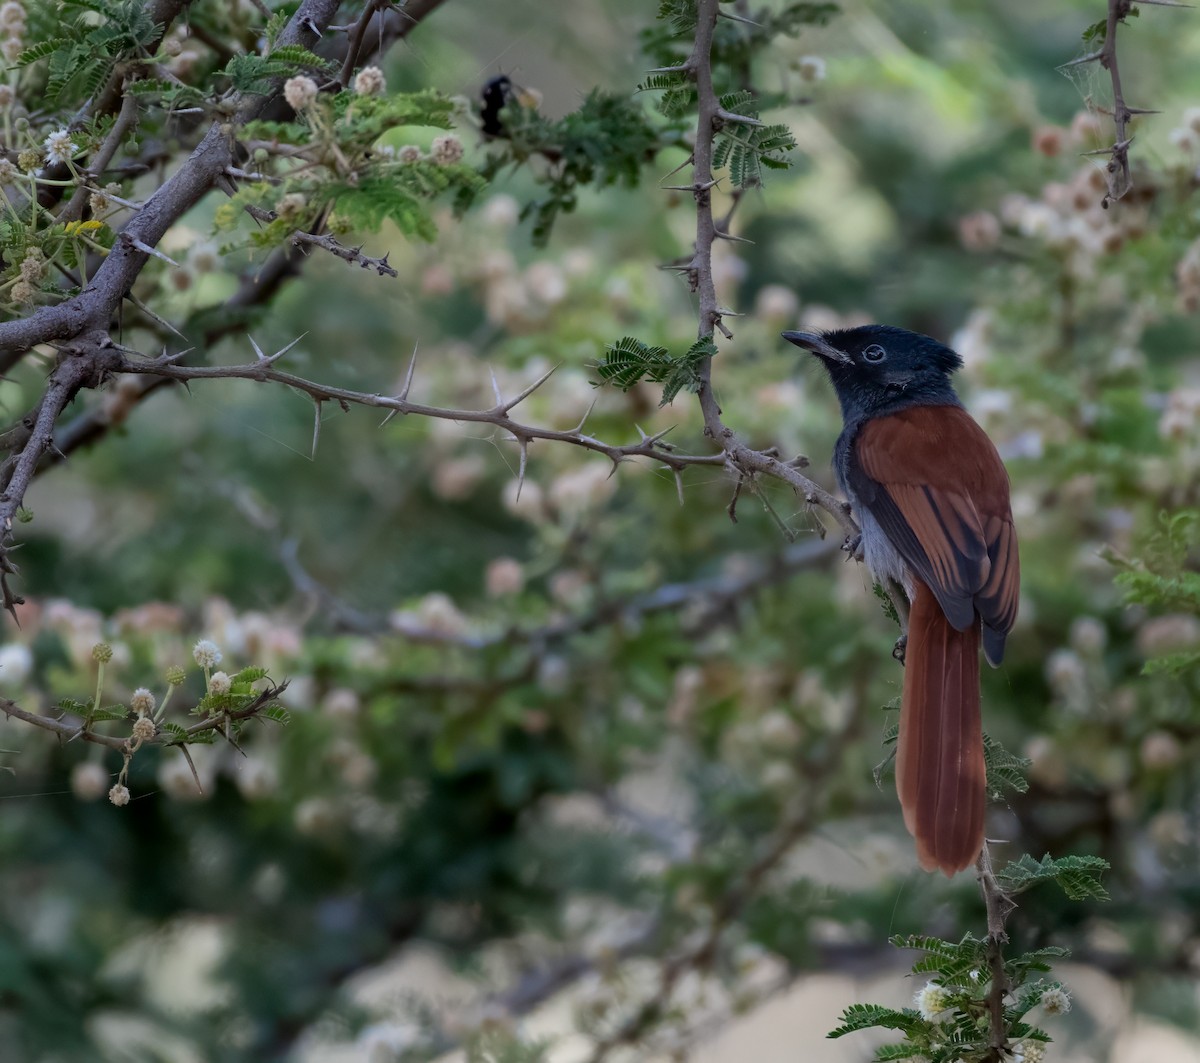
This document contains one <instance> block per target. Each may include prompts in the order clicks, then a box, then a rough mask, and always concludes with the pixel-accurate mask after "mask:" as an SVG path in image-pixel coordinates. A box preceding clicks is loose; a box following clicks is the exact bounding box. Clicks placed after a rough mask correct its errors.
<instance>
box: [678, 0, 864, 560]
mask: <svg viewBox="0 0 1200 1063" xmlns="http://www.w3.org/2000/svg"><path fill="white" fill-rule="evenodd" d="M717 11H718V2H717V0H699V5H698V12H697V22H696V40H695V45H694V46H693V48H692V53H691V55H690V56H689V57H688V58H687V60H686V61H685V62H684V64H683V70H684V71H686V72H687V73H688V74H689V75H690V76H691V77H692V78H693V79H694V80H695V82H696V94H697V98H698V101H699V103H698V106H699V118H698V120H697V123H696V147H695V150H694V152H693V168H692V186H691V191H692V194H693V195H694V196H695V199H696V246H695V251H694V253H693V255H692V258H691V261H690V262H689V263H688V265H687V267H686V269H687V272H688V276H689V279H690V282H691V284H692V287H693V289H694V290H695V291H696V292H697V293H698V295H699V297H700V325H699V330H698V336H699V338H700V339H711V338H712V336H713V334H714V332H716V331H718V330H719V331H720V332H721V334H722V335H723V336H725V338H726V339H730V338H732V333H731V332H730V331H729V329H728V328H727V327H726V325H725V323H724V320H723V318H724V314H725V313H726V311H723V310H722V309H721V307H720V305H719V304H718V302H717V290H716V285H715V284H714V282H713V271H712V249H713V242H714V241H715V240H717V239H720V238H721V237H723V236H724V235H725V234H724V233H722V232H720V231H718V227H717V224H716V222H715V220H714V218H713V209H712V192H713V189H714V188H715V187H716V185H717V180H716V178H714V177H713V140H714V138H715V136H716V134H717V132H718V130H719V129H720V128H721V127H722V126H723V125H725V124H726V123H728V122H731V121H741V120H742V119H740V118H739V117H738V116H737V115H730V114H727V113H726V112H725V111H724V110H722V108H721V105H720V102H719V100H718V99H717V94H716V90H715V88H714V87H713V78H712V42H713V28H714V26H715V25H716V21H717ZM735 206H736V200H735ZM731 213H732V212H731ZM725 224H728V220H726V223H725ZM699 399H700V409H701V411H702V412H703V414H704V434H705V435H706V436H708V437H709V438H711V439H712V440H714V441H715V442H716V443H717V444H718V445H719V446H720V447H721V449H722V450H723V451H724V453H725V454H726V456H727V457H728V460H729V462H730V464H731V465H732V466H733V467H734V468H735V469H736V470H738V471H739V472H740V473H742V474H743V475H745V476H747V477H752V476H754V475H755V474H758V473H766V474H768V475H770V476H774V477H776V478H778V479H780V480H783V481H784V483H787V484H789V485H790V486H791V487H792V489H793V490H794V491H795V492H796V493H797V494H798V495H800V497H802V498H803V499H804V500H805V502H807V503H808V504H809V505H811V506H817V507H819V508H820V509H823V510H825V512H826V513H828V514H829V515H830V516H831V517H833V519H834V520H835V521H837V523H838V525H839V526H840V527H841V529H842V531H843V532H844V533H845V535H846V538H847V539H853V538H854V537H855V536H857V535H858V534H859V529H858V525H857V524H855V522H854V520H853V518H852V517H851V516H850V507H849V506H848V505H847V504H846V503H845V502H843V501H841V500H840V499H838V498H835V497H834V496H833V495H831V494H830V493H829V492H828V491H826V490H825V489H824V488H822V487H821V486H820V485H819V484H817V483H815V482H814V481H813V480H810V479H809V478H808V477H807V476H805V475H803V473H801V472H800V471H799V470H798V469H797V468H796V467H795V466H794V465H789V464H787V463H785V462H783V461H780V460H779V459H778V458H777V457H774V456H773V455H770V454H768V453H766V452H764V451H761V450H755V449H754V448H753V447H749V446H747V445H746V444H745V443H743V442H742V441H741V440H739V439H738V438H737V436H736V435H735V434H734V432H733V430H732V429H731V428H728V427H727V426H726V425H725V424H724V422H723V421H722V420H721V407H720V405H719V403H718V402H717V397H716V394H715V393H714V391H713V384H712V360H711V359H706V360H705V362H704V364H703V365H702V366H701V367H700V390H699Z"/></svg>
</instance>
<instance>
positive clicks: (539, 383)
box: [496, 365, 558, 413]
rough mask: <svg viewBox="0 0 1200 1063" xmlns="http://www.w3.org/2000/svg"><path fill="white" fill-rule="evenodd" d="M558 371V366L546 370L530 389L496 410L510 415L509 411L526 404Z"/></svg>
mask: <svg viewBox="0 0 1200 1063" xmlns="http://www.w3.org/2000/svg"><path fill="white" fill-rule="evenodd" d="M557 369H558V366H556V365H555V366H551V367H550V368H549V369H548V370H546V372H544V373H543V374H542V375H541V376H540V377H538V378H537V380H535V381H534V382H533V383H532V384H530V385H529V387H527V388H526V389H525V390H524V391H522V392H521V393H520V394H519V395H518V396H517V397H516V398H515V399H509V400H508V402H506V403H502V404H501V405H499V406H497V407H496V409H497V410H499V412H500V413H508V411H509V410H511V409H512V408H513V407H514V406H519V405H520V404H521V403H522V402H524V401H525V400H526V399H527V398H529V396H530V395H532V394H533V393H534V392H535V391H537V389H538V388H540V387H541V386H542V385H543V384H544V383H546V381H547V380H549V379H550V378H551V377H552V376H553V375H554V373H555V371H556V370H557Z"/></svg>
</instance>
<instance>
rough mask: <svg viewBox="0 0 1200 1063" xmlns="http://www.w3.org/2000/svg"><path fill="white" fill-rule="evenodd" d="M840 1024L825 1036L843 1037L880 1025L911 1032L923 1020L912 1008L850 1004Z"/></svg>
mask: <svg viewBox="0 0 1200 1063" xmlns="http://www.w3.org/2000/svg"><path fill="white" fill-rule="evenodd" d="M841 1021H842V1025H841V1026H839V1027H837V1028H836V1029H834V1030H830V1031H829V1033H827V1034H826V1035H825V1036H826V1037H831V1038H833V1037H845V1036H846V1034H848V1033H857V1032H858V1031H859V1030H869V1029H872V1028H873V1027H876V1026H881V1027H883V1028H884V1029H885V1030H903V1031H904V1032H905V1033H912V1032H914V1031H916V1030H920V1029H921V1028H922V1026H923V1025H924V1020H923V1019H922V1018H921V1015H920V1013H919V1012H917V1011H915V1010H913V1009H912V1008H905V1009H904V1010H903V1011H897V1010H896V1009H895V1008H885V1007H883V1006H882V1005H881V1004H851V1005H850V1007H848V1008H847V1009H846V1010H845V1011H843V1012H842V1015H841Z"/></svg>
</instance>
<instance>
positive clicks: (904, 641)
mask: <svg viewBox="0 0 1200 1063" xmlns="http://www.w3.org/2000/svg"><path fill="white" fill-rule="evenodd" d="M907 649H908V636H907V635H901V636H900V637H899V638H898V639H896V645H895V646H893V647H892V656H893V657H895V658H896V660H898V661H899V662H900V663H901V664H903V663H904V653H905V651H906V650H907Z"/></svg>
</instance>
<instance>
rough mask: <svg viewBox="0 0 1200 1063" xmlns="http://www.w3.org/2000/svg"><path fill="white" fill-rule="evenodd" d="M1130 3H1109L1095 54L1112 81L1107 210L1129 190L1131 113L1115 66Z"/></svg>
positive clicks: (1128, 0) (1110, 0) (1116, 0)
mask: <svg viewBox="0 0 1200 1063" xmlns="http://www.w3.org/2000/svg"><path fill="white" fill-rule="evenodd" d="M1131 7H1133V0H1108V21H1107V22H1106V23H1105V26H1104V46H1103V47H1102V48H1101V49H1100V51H1099V53H1098V56H1097V57H1098V59H1099V60H1100V65H1101V66H1102V67H1104V69H1105V70H1107V71H1108V74H1109V77H1110V78H1111V79H1112V91H1113V104H1112V119H1113V126H1114V128H1115V130H1116V139H1115V140H1114V141H1113V146H1112V147H1111V148H1110V149H1109V151H1110V153H1111V155H1112V158H1110V159H1109V162H1108V167H1107V170H1108V192H1107V193H1106V194H1105V196H1104V199H1103V201H1102V205H1103V206H1105V207H1107V206H1108V204H1109V202H1110V201H1111V200H1114V199H1120V198H1121V197H1122V196H1123V195H1125V193H1126V192H1128V191H1129V189H1130V188H1131V187H1132V181H1131V179H1130V176H1129V145H1130V143H1131V142H1132V139H1133V138H1132V137H1130V136H1129V134H1128V132H1127V127H1128V124H1129V120H1130V119H1131V118H1132V117H1133V113H1132V112H1131V111H1130V109H1129V107H1128V106H1127V105H1126V103H1125V94H1124V93H1123V92H1122V90H1121V70H1120V67H1119V66H1118V64H1117V26H1118V24H1119V23H1121V22H1124V21H1125V16H1126V15H1128V14H1129V9H1130V8H1131Z"/></svg>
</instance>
